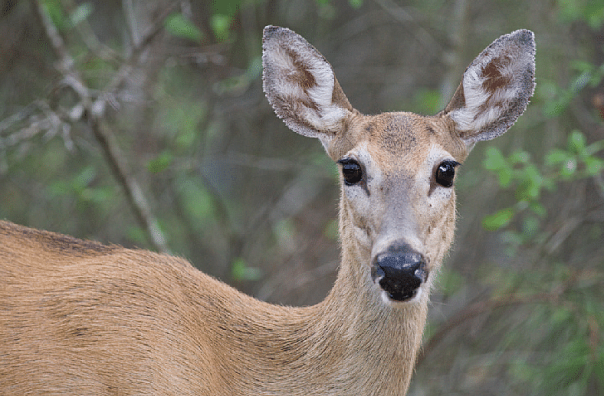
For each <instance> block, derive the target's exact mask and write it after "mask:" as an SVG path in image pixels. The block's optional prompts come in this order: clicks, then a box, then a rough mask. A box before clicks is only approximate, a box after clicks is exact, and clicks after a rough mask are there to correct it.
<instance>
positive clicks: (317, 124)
mask: <svg viewBox="0 0 604 396" xmlns="http://www.w3.org/2000/svg"><path fill="white" fill-rule="evenodd" d="M263 62H264V67H265V71H266V70H269V72H268V73H265V80H264V87H265V92H266V94H267V97H268V99H269V101H270V102H271V104H272V105H273V107H274V108H275V111H276V112H277V114H278V115H279V116H280V117H281V118H283V119H284V121H285V122H286V124H287V125H288V126H289V127H290V128H291V129H293V130H294V131H295V132H298V133H300V134H302V135H306V136H311V137H319V138H320V139H321V141H322V143H323V145H324V146H327V144H328V143H329V141H330V140H331V138H332V137H333V134H335V133H336V132H337V131H338V130H340V129H341V128H342V122H343V120H344V118H345V117H347V115H348V110H347V109H345V108H342V107H341V106H339V105H337V104H336V103H334V102H333V94H334V86H335V76H334V73H333V70H332V68H331V65H330V64H329V63H328V62H327V61H326V60H325V58H323V56H321V54H319V52H317V50H316V49H315V48H314V47H312V46H311V45H310V44H309V43H308V42H306V40H304V39H303V38H302V37H300V36H298V35H297V34H295V33H293V32H292V31H290V30H287V29H281V30H280V31H279V32H277V33H276V35H275V36H274V37H273V36H269V37H267V38H265V42H264V55H263ZM309 75H310V76H309ZM311 83H312V84H311Z"/></svg>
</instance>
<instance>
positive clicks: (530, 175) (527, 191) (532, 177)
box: [516, 164, 543, 201]
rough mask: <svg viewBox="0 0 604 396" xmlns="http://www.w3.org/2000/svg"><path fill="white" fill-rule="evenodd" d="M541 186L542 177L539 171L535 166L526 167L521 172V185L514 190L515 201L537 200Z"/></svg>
mask: <svg viewBox="0 0 604 396" xmlns="http://www.w3.org/2000/svg"><path fill="white" fill-rule="evenodd" d="M542 186H543V176H541V172H539V169H537V167H536V166H535V165H532V164H531V165H527V166H526V167H525V168H524V170H523V171H522V183H521V184H520V186H518V189H517V190H516V199H517V200H519V201H522V200H528V201H533V200H535V199H537V198H539V195H540V193H541V187H542Z"/></svg>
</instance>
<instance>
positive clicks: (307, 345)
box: [0, 27, 534, 396]
mask: <svg viewBox="0 0 604 396" xmlns="http://www.w3.org/2000/svg"><path fill="white" fill-rule="evenodd" d="M521 35H522V40H520V39H518V38H517V36H518V34H516V36H514V35H508V36H504V37H503V38H502V39H500V40H499V41H497V42H498V43H499V44H498V45H497V46H495V48H493V49H492V50H493V51H494V50H496V49H497V48H499V47H501V48H503V49H504V50H505V49H506V48H508V44H506V40H507V41H511V42H512V43H513V46H515V47H514V48H516V47H522V46H525V47H527V49H526V51H529V52H530V51H531V48H532V51H533V52H534V42H532V47H531V42H529V41H530V40H528V39H527V38H526V37H527V35H528V33H525V31H523V32H522V33H521ZM530 37H531V38H532V33H531V36H530ZM527 40H528V41H527ZM489 48H491V47H489ZM264 49H265V53H264V67H265V75H264V84H265V91H266V93H267V97H268V99H269V101H270V102H271V104H273V106H274V107H275V111H276V112H277V114H278V115H279V116H280V117H282V118H284V120H285V121H286V123H287V124H288V126H290V127H291V128H292V129H293V130H294V131H296V132H298V133H301V134H304V135H307V136H312V137H318V138H319V139H321V141H322V143H323V145H324V147H325V148H326V150H327V153H328V154H329V156H330V157H331V158H332V159H334V160H335V161H338V160H340V159H342V158H345V157H346V158H348V157H350V158H355V159H356V160H358V162H359V163H361V164H363V166H364V172H365V179H364V180H363V182H362V183H359V184H358V185H355V186H347V185H345V184H344V183H342V185H341V199H340V235H341V242H342V262H341V265H340V269H339V273H338V277H337V280H336V283H335V285H334V287H333V289H332V290H331V292H330V294H329V295H328V297H327V298H326V299H325V301H323V302H321V303H319V304H317V305H315V306H311V307H304V308H292V307H283V306H278V305H270V304H267V303H264V302H261V301H258V300H255V299H253V298H251V297H249V296H246V295H244V294H242V293H240V292H238V291H236V290H235V289H233V288H231V287H229V286H227V285H225V284H224V283H221V282H219V281H217V280H215V279H213V278H211V277H209V276H207V275H205V274H203V273H201V272H199V271H197V270H196V269H194V268H193V267H192V266H191V265H190V264H189V263H188V262H186V261H185V260H182V259H180V258H176V257H170V256H166V255H160V254H156V253H152V252H148V251H144V250H132V249H125V248H122V247H119V246H104V245H101V244H98V243H95V242H88V241H82V240H79V239H75V238H71V237H67V236H63V235H58V234H54V233H50V232H45V231H37V230H32V229H29V228H25V227H22V226H18V225H15V224H12V223H9V222H4V221H0V393H1V394H2V395H25V394H34V395H47V394H51V395H52V394H55V395H112V394H115V395H134V394H136V395H212V396H216V395H225V396H226V395H304V396H306V395H386V396H390V395H404V394H405V393H406V391H407V388H408V386H409V382H410V379H411V374H412V371H413V365H414V362H415V358H416V355H417V351H418V348H419V345H420V342H421V337H422V332H423V328H424V324H425V321H426V314H427V305H428V295H429V291H430V286H431V284H432V282H433V279H434V276H435V274H436V272H437V270H438V268H439V267H440V263H441V262H442V259H443V257H444V255H445V253H446V251H447V249H448V248H449V246H450V244H451V242H452V239H453V231H454V223H455V193H454V191H453V189H452V188H446V187H443V186H442V185H439V184H438V183H436V182H435V180H434V177H435V176H434V174H435V171H436V168H437V167H438V166H439V164H441V163H442V161H453V160H454V161H457V162H459V163H461V162H463V161H464V159H465V158H466V156H467V155H468V153H469V151H470V149H471V147H472V146H473V144H474V142H475V141H477V140H482V139H484V138H485V136H484V135H483V134H484V133H487V134H490V135H489V136H494V135H495V134H497V133H500V132H501V129H502V128H507V127H508V126H509V125H508V124H510V117H509V114H508V113H509V112H508V113H506V114H508V116H507V118H506V119H505V120H504V121H502V122H503V124H502V125H503V126H502V125H499V124H497V122H496V120H492V119H490V118H489V119H488V122H489V123H490V124H489V130H488V131H486V132H485V131H481V130H479V129H477V130H473V131H472V130H468V129H467V127H468V125H470V126H471V122H470V121H468V119H469V118H468V116H467V114H473V113H472V112H471V111H474V113H475V114H477V116H480V117H482V120H481V122H482V123H483V124H485V121H484V119H486V118H485V116H484V115H483V113H479V112H477V110H476V109H477V108H478V106H477V105H476V103H478V102H477V100H478V99H474V102H473V106H474V107H473V108H472V109H470V110H471V111H466V112H465V113H463V111H465V110H464V107H463V106H464V97H463V95H464V91H463V89H461V90H458V96H456V97H454V98H453V99H452V101H451V104H450V105H449V107H447V109H446V110H445V111H444V112H442V113H440V114H438V115H436V116H433V117H423V116H418V115H415V114H411V113H385V114H380V115H376V116H365V115H362V114H360V113H359V112H358V111H356V110H354V109H353V108H352V107H351V106H350V104H349V102H348V99H346V96H345V95H344V93H343V92H342V89H341V87H340V85H339V84H338V82H337V80H336V79H335V76H333V72H332V69H331V66H330V65H329V64H328V63H327V61H326V60H325V59H324V58H323V57H322V56H321V55H320V54H319V53H318V52H317V51H316V49H314V48H313V47H312V46H311V45H310V44H308V43H307V42H306V41H305V40H304V39H302V38H301V37H300V36H297V35H296V34H295V33H293V32H291V31H289V30H287V29H282V28H276V27H267V28H266V29H265V37H264ZM495 55H497V53H495ZM479 58H480V57H479ZM524 58H526V59H528V58H531V57H530V56H528V57H527V56H524ZM477 59H478V58H477ZM478 60H480V59H478ZM510 62H512V63H513V59H512V60H511V61H510ZM479 63H480V62H479ZM483 63H484V62H483ZM480 65H481V66H480V67H481V68H482V69H484V70H486V71H487V72H488V73H485V75H486V77H489V76H494V78H498V80H497V81H494V82H492V83H491V85H489V82H488V81H487V82H483V86H487V87H489V90H490V91H493V92H495V91H497V92H498V94H499V93H501V91H502V90H503V91H505V89H506V87H507V85H506V84H508V83H510V84H511V83H512V82H513V80H514V76H511V77H510V78H509V79H508V80H509V81H503V80H502V79H501V77H500V74H498V73H497V70H493V69H492V68H493V67H496V66H497V65H496V64H495V63H493V62H491V63H490V65H492V66H488V67H485V66H482V64H480ZM516 66H517V67H516V68H517V69H518V68H520V66H518V65H516ZM532 67H533V68H531V65H528V64H527V67H526V68H527V70H529V72H530V73H534V65H533V66H532ZM470 71H471V72H476V70H470ZM466 73H468V72H466ZM506 76H507V75H506ZM464 78H465V77H464ZM478 78H479V79H480V78H483V76H482V75H481V74H480V70H479V71H478ZM506 78H507V77H506ZM523 78H524V79H532V74H530V75H526V76H523ZM481 81H482V80H481ZM475 85H476V84H475ZM471 88H472V86H470V88H469V89H471ZM530 90H531V91H530V92H528V91H526V90H524V91H521V92H520V94H521V95H517V96H518V97H519V98H520V99H518V100H520V101H522V100H524V102H523V103H524V104H523V103H519V102H518V103H517V102H514V98H511V99H510V98H508V99H509V100H510V101H511V102H513V111H515V112H516V118H517V116H519V115H520V113H521V111H519V110H518V109H520V108H522V109H521V110H524V107H525V106H526V103H527V102H528V97H530V94H532V85H531V86H530ZM510 92H512V91H510ZM479 94H481V95H483V96H484V97H485V98H486V99H485V103H484V105H485V106H487V107H488V106H489V100H490V99H489V98H490V97H488V96H486V95H485V94H484V92H479ZM459 95H461V96H459ZM475 96H476V97H478V98H479V99H480V98H481V96H480V95H475ZM508 96H509V97H511V96H512V95H511V94H510V95H508ZM508 99H506V100H508ZM525 99H526V100H525ZM502 103H503V102H502V101H499V102H497V106H504V104H502ZM504 110H505V108H504V109H503V110H502V111H504ZM454 111H458V112H459V113H458V114H461V116H459V117H461V119H462V121H463V123H464V124H463V125H464V127H465V128H466V129H464V130H463V133H461V132H460V130H459V128H458V126H459V124H458V123H457V122H456V121H455V120H454V119H453V118H452V117H451V116H450V113H451V112H454ZM480 111H481V112H484V111H488V109H484V110H480ZM514 120H515V118H514ZM401 240H403V241H405V243H407V244H409V245H410V246H411V247H412V248H413V249H414V250H416V251H417V252H419V253H421V254H422V255H423V257H425V259H426V263H427V264H426V267H427V268H426V270H427V272H428V273H429V276H428V277H427V280H426V281H425V283H426V284H425V285H422V286H421V287H420V289H421V291H422V293H421V294H419V295H418V296H417V298H414V299H413V300H409V301H390V300H387V299H385V298H384V294H383V292H382V291H381V289H380V286H379V285H378V284H376V283H375V282H374V281H373V280H372V276H371V265H372V264H371V263H372V259H373V258H374V257H376V255H377V254H378V253H380V252H382V251H385V249H386V248H387V247H388V246H389V245H390V244H392V243H393V242H395V241H401Z"/></svg>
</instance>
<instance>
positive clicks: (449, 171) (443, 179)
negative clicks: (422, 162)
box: [434, 161, 459, 187]
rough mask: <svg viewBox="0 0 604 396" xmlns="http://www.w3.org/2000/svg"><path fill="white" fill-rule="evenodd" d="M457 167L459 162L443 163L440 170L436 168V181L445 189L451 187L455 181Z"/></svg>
mask: <svg viewBox="0 0 604 396" xmlns="http://www.w3.org/2000/svg"><path fill="white" fill-rule="evenodd" d="M457 165H459V162H455V161H443V162H442V163H441V164H440V165H438V168H436V174H435V175H434V180H436V182H437V183H438V184H440V185H441V186H443V187H451V186H452V185H453V179H455V167H456V166H457Z"/></svg>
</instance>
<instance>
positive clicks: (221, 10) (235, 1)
mask: <svg viewBox="0 0 604 396" xmlns="http://www.w3.org/2000/svg"><path fill="white" fill-rule="evenodd" d="M240 5H241V0H214V1H212V11H213V15H223V16H226V17H227V18H229V19H231V17H232V16H234V15H235V13H236V12H237V10H238V9H239V6H240Z"/></svg>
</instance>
